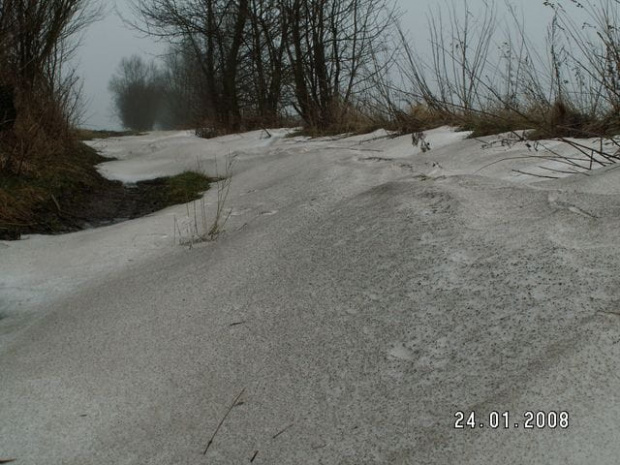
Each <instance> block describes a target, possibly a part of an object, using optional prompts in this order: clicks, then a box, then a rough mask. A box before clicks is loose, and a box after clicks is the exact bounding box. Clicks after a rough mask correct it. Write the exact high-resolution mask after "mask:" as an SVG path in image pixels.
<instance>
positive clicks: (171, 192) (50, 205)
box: [0, 150, 215, 240]
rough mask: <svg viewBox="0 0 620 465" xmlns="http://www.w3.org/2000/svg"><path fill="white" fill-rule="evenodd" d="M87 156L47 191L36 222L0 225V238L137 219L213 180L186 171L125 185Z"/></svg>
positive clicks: (191, 195)
mask: <svg viewBox="0 0 620 465" xmlns="http://www.w3.org/2000/svg"><path fill="white" fill-rule="evenodd" d="M84 157H85V158H86V160H85V162H84V165H85V167H84V166H82V168H81V171H77V172H76V174H71V175H67V174H65V176H63V179H62V183H61V184H62V185H61V187H59V188H54V189H53V190H52V189H48V190H46V191H44V192H46V194H45V195H42V196H41V198H42V201H41V202H39V203H37V204H36V205H35V206H34V207H33V210H32V211H31V217H32V218H33V219H34V220H33V221H30V222H28V223H27V224H26V223H25V224H23V225H12V226H11V227H3V225H2V221H0V240H15V239H19V238H20V237H21V235H22V234H62V233H67V232H72V231H78V230H81V229H87V228H95V227H98V226H106V225H110V224H114V223H119V222H122V221H126V220H130V219H133V218H139V217H141V216H145V215H148V214H151V213H154V212H156V211H158V210H161V209H163V208H166V207H168V206H171V205H175V204H179V203H185V202H189V201H192V200H195V199H197V198H199V197H200V192H203V191H206V190H207V189H208V188H209V183H210V182H212V181H214V180H215V179H212V178H207V177H205V176H202V175H199V174H196V173H183V174H181V175H178V176H174V177H170V178H158V179H153V180H148V181H141V182H138V183H136V184H134V185H124V184H123V183H121V182H119V181H110V180H108V179H105V178H104V177H102V176H101V175H100V174H99V173H98V172H97V171H96V169H95V166H96V165H97V164H98V163H101V162H103V161H109V160H110V159H109V158H104V157H101V156H100V155H99V154H97V153H95V152H94V151H91V150H87V151H86V152H85V154H84ZM65 173H66V172H65ZM0 219H1V218H0Z"/></svg>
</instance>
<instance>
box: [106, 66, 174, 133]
mask: <svg viewBox="0 0 620 465" xmlns="http://www.w3.org/2000/svg"><path fill="white" fill-rule="evenodd" d="M109 87H110V90H111V91H112V92H113V94H114V103H115V104H116V110H117V113H118V116H119V118H120V119H121V122H122V124H123V126H124V127H126V128H129V129H134V130H137V131H149V130H151V129H153V126H154V124H155V121H156V120H157V119H158V113H159V110H160V107H161V104H162V99H163V95H164V94H163V91H164V84H163V80H162V76H161V74H160V71H159V69H158V68H157V66H156V65H155V63H153V62H151V63H146V62H145V61H144V60H143V59H142V58H140V57H139V56H138V55H133V56H131V57H130V58H123V59H122V60H121V63H120V65H119V67H118V71H117V73H116V74H115V75H114V76H113V77H112V79H111V80H110V86H109Z"/></svg>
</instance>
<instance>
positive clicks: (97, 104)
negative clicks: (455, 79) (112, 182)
mask: <svg viewBox="0 0 620 465" xmlns="http://www.w3.org/2000/svg"><path fill="white" fill-rule="evenodd" d="M491 1H493V0H491ZM397 3H398V4H399V5H400V8H401V9H403V10H405V11H406V12H405V13H404V14H403V15H402V16H401V21H402V24H403V26H404V28H405V29H407V30H409V32H410V35H411V37H412V39H413V40H414V43H415V46H416V48H417V49H418V50H424V48H425V45H426V43H427V42H428V34H427V31H428V27H427V13H428V12H429V10H430V9H431V8H436V7H437V6H438V5H439V4H443V3H445V2H441V1H437V0H397ZM496 3H497V4H502V5H503V3H504V2H503V1H499V0H497V1H496ZM512 3H513V5H515V6H516V7H518V8H520V9H523V10H524V18H525V25H526V27H527V28H528V30H530V31H531V33H532V34H533V35H535V36H536V37H539V36H540V37H541V39H542V38H543V34H544V31H545V27H546V25H547V24H548V21H549V18H550V13H549V10H548V8H546V7H544V6H543V0H520V1H519V0H515V1H513V2H512ZM460 4H461V3H460V2H458V1H457V2H456V5H457V6H459V5H460ZM468 4H469V6H470V8H471V10H472V11H480V9H481V8H482V5H483V4H484V0H469V1H468ZM105 5H106V14H105V17H104V18H103V19H102V20H100V21H98V22H97V23H95V24H93V25H91V26H90V27H89V28H88V30H87V31H86V32H85V33H84V37H83V39H82V45H81V47H80V49H79V50H78V52H77V55H76V59H75V60H76V61H75V63H76V65H77V67H78V73H79V74H80V75H81V76H82V77H83V84H84V103H85V115H84V124H83V125H84V126H86V127H92V128H95V129H119V128H120V126H119V123H118V119H117V118H116V117H115V116H114V114H113V113H114V111H113V106H112V101H111V95H110V93H109V92H108V82H109V80H110V77H111V76H112V74H114V72H115V70H116V67H117V66H118V64H119V62H120V60H121V58H123V57H127V56H130V55H132V54H139V55H142V56H144V57H146V58H149V57H154V56H156V55H157V54H161V53H163V51H164V50H165V44H163V43H161V42H159V43H158V42H156V41H154V39H153V38H150V37H146V38H145V37H142V36H141V35H140V34H139V33H137V32H136V31H133V30H131V29H130V28H128V27H127V26H125V25H124V24H123V22H122V21H121V19H120V18H119V16H118V14H117V13H116V12H115V9H114V6H115V5H116V8H117V10H118V11H119V12H121V13H122V14H123V15H127V16H130V15H131V11H130V9H129V7H128V1H127V0H109V1H106V2H105Z"/></svg>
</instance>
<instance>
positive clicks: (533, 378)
mask: <svg viewBox="0 0 620 465" xmlns="http://www.w3.org/2000/svg"><path fill="white" fill-rule="evenodd" d="M286 132H287V131H285V130H276V131H273V132H272V137H270V138H267V137H266V134H265V133H264V132H261V131H257V132H252V133H247V134H242V135H234V136H227V137H223V138H218V139H212V140H201V139H198V138H196V137H194V136H192V135H191V134H189V133H185V132H174V133H151V134H149V135H145V136H137V137H126V138H120V139H106V140H101V141H96V142H94V143H93V145H94V146H95V147H96V148H98V149H100V150H102V151H103V154H104V155H105V154H108V155H111V156H115V157H117V158H118V160H117V161H111V162H109V163H106V164H103V165H101V167H100V170H101V172H102V173H103V174H105V175H106V176H108V177H110V178H112V179H120V180H123V181H125V182H134V181H138V180H141V179H145V178H149V177H150V178H152V177H156V176H160V175H165V174H175V173H178V172H181V171H183V170H185V169H202V170H204V171H206V172H207V173H208V174H214V170H215V163H214V159H215V157H217V161H218V167H219V169H220V170H221V169H222V167H223V166H224V165H225V164H226V163H225V160H226V158H227V157H228V156H231V155H234V157H235V159H236V162H235V165H234V174H233V178H232V184H231V191H230V194H229V196H228V199H227V203H226V208H227V209H230V210H231V215H230V218H229V220H228V223H227V224H226V227H225V231H226V232H225V234H223V235H222V236H221V237H220V239H219V240H218V241H217V242H207V243H201V244H196V245H194V247H193V248H191V249H189V248H188V247H184V246H180V245H178V239H179V237H178V236H179V228H178V225H179V224H183V222H184V221H185V222H186V223H187V222H188V221H189V222H190V223H191V220H192V217H193V207H194V206H197V208H198V210H201V209H202V207H203V206H204V207H205V210H206V211H207V213H208V214H209V215H213V212H214V211H215V208H216V204H217V190H216V189H212V190H211V191H209V192H207V193H206V195H205V198H204V201H203V202H200V201H198V202H197V203H196V204H192V205H189V208H188V206H177V207H172V208H169V209H166V210H164V211H162V212H158V213H156V214H154V215H151V216H149V217H145V218H141V219H138V220H134V221H130V222H126V223H121V224H116V225H113V226H109V227H104V228H99V229H95V230H88V231H82V232H78V233H73V234H67V235H63V236H55V237H44V236H32V237H29V238H26V239H24V240H21V241H17V242H0V312H1V316H2V319H0V459H10V458H14V459H16V462H15V463H16V464H20V465H21V464H28V465H30V464H33V465H35V464H65V465H85V464H115V465H116V464H149V465H150V464H162V465H164V464H165V465H170V464H188V465H189V464H204V463H208V464H240V463H250V462H252V463H255V464H350V465H353V464H416V465H417V464H438V465H439V464H451V463H460V464H478V463H492V464H493V463H505V464H537V463H540V464H580V465H581V464H584V463H591V464H617V463H618V457H620V442H619V441H618V440H617V437H618V434H617V430H618V426H619V424H620V402H619V399H618V396H619V395H620V394H618V393H620V377H619V373H620V286H619V276H620V238H619V236H618V231H619V230H620V167H615V166H612V167H607V168H603V169H599V170H594V171H592V172H589V173H586V172H585V171H584V172H582V171H581V170H577V169H575V168H574V167H572V168H570V169H567V168H565V167H564V165H563V164H562V163H559V162H558V161H554V160H548V159H544V158H526V157H529V156H532V155H534V156H545V153H546V152H544V150H542V149H540V150H539V151H538V152H534V151H532V150H531V147H530V149H528V148H527V147H526V146H525V144H524V143H521V142H516V143H510V144H502V143H500V139H498V138H495V137H490V138H485V140H484V141H480V140H471V139H465V137H466V135H467V134H465V133H456V132H453V131H452V130H451V129H449V128H440V129H437V130H434V131H430V132H429V133H428V136H427V140H428V141H429V143H430V145H431V150H430V151H429V152H426V153H421V151H420V150H419V148H417V147H413V146H412V145H411V137H410V136H409V137H407V136H403V137H398V138H387V137H385V135H386V134H385V133H384V132H381V131H380V132H377V133H374V134H370V135H366V136H356V137H348V138H325V139H313V140H307V139H305V138H301V137H296V138H285V137H284V136H285V134H286ZM546 146H548V147H551V148H553V150H554V151H556V152H560V153H572V152H569V148H568V147H565V146H563V145H562V144H560V143H559V142H553V141H547V142H546ZM558 171H577V172H579V173H580V174H573V175H568V173H559V172H558ZM524 173H533V174H538V176H532V175H528V174H524ZM550 174H553V176H551V177H554V176H558V177H562V179H549V177H545V178H543V177H540V176H549V175H550ZM188 212H189V216H188ZM175 225H177V226H176V229H175ZM239 394H241V396H240V397H239V402H238V404H239V405H236V406H235V407H233V408H232V409H231V408H230V407H231V403H232V402H233V400H234V399H235V398H237V396H238V395H239ZM458 412H463V421H462V424H463V426H464V428H462V429H460V428H455V424H456V423H457V420H459V414H458ZM472 412H475V428H471V427H470V425H471V421H470V420H471V419H472V418H471V413H472ZM493 412H497V413H498V415H495V414H494V413H493ZM505 412H509V413H508V414H505ZM528 412H532V415H531V416H532V419H531V421H530V413H528ZM540 412H543V413H540ZM553 412H555V413H553ZM567 416H568V418H567ZM506 418H507V420H506ZM222 419H224V421H223V423H221V427H220V428H219V430H217V428H218V425H219V424H220V422H221V421H222ZM554 419H556V420H554ZM496 420H497V421H498V423H499V425H497V426H498V427H497V428H493V426H496V425H495V421H496ZM505 421H507V422H508V424H507V426H508V428H505V426H506V425H505V424H504V423H505ZM456 426H458V425H456ZM528 426H532V427H531V428H528ZM216 430H217V434H215V436H214V437H213V434H214V432H215V431H216ZM210 439H212V442H211V444H210V445H209V447H208V450H207V452H206V454H205V455H203V452H204V451H205V448H206V447H207V444H208V443H209V440H210Z"/></svg>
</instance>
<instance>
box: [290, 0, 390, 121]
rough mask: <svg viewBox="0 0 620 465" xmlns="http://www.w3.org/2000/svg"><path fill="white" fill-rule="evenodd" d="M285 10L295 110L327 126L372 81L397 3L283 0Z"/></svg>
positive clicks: (362, 0) (361, 0)
mask: <svg viewBox="0 0 620 465" xmlns="http://www.w3.org/2000/svg"><path fill="white" fill-rule="evenodd" d="M281 8H282V14H284V15H286V17H287V18H288V24H289V35H288V41H287V43H288V47H287V52H288V56H289V60H290V66H291V69H292V74H293V80H294V87H295V95H296V103H295V104H296V107H297V110H298V112H299V114H300V115H301V117H302V118H303V119H304V121H305V122H306V123H307V124H308V125H310V126H314V127H318V128H327V127H329V126H331V125H333V124H334V123H335V122H336V121H337V119H338V117H339V112H341V111H342V110H343V109H346V107H347V106H348V105H350V104H351V103H352V99H353V98H354V96H355V95H356V94H357V93H358V92H362V91H364V87H365V86H366V85H368V84H369V83H370V80H369V76H370V74H371V73H372V72H374V70H376V67H375V65H376V63H375V59H376V56H377V55H376V51H377V50H378V49H380V48H381V45H380V41H381V40H382V39H385V38H386V35H387V33H388V32H389V29H390V28H391V26H392V25H393V24H394V22H393V7H391V4H390V3H388V2H387V1H377V0H282V2H281Z"/></svg>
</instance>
